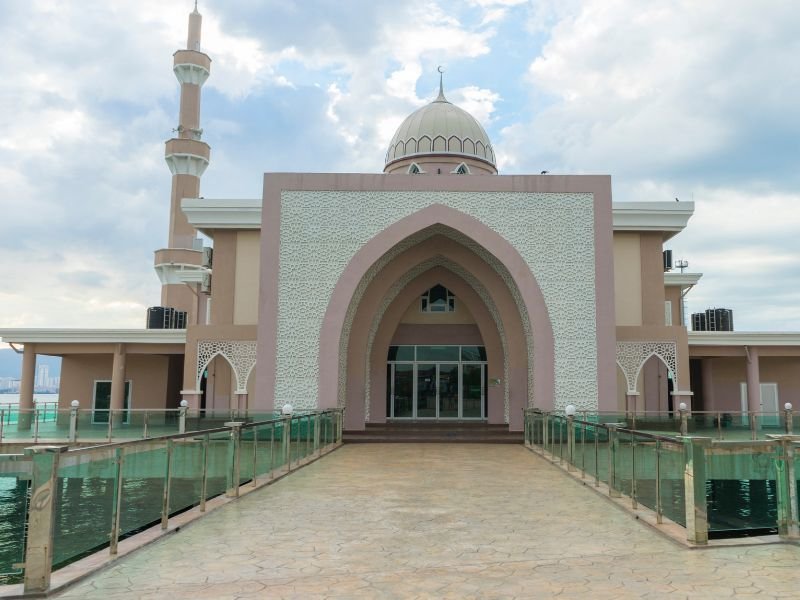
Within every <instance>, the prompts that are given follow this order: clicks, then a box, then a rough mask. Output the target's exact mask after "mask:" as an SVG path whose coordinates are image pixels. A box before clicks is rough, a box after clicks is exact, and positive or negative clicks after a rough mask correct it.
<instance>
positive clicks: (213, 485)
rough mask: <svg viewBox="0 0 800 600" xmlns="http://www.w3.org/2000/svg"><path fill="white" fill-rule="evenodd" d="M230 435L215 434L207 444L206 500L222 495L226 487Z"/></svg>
mask: <svg viewBox="0 0 800 600" xmlns="http://www.w3.org/2000/svg"><path fill="white" fill-rule="evenodd" d="M229 443H230V434H227V433H224V434H215V435H214V436H212V437H211V439H210V440H209V442H208V475H207V481H206V499H207V500H208V499H210V498H214V497H215V496H219V495H220V494H224V493H225V490H226V489H227V487H228V469H229V466H228V445H229Z"/></svg>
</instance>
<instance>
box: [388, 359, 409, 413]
mask: <svg viewBox="0 0 800 600" xmlns="http://www.w3.org/2000/svg"><path fill="white" fill-rule="evenodd" d="M392 384H393V386H394V390H393V392H392V394H393V400H394V414H392V415H391V416H393V417H395V418H397V419H411V418H412V417H413V416H414V365H410V364H396V365H394V377H393V381H392ZM390 414H391V413H390Z"/></svg>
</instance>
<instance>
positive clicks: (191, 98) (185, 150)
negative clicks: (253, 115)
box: [155, 2, 211, 324]
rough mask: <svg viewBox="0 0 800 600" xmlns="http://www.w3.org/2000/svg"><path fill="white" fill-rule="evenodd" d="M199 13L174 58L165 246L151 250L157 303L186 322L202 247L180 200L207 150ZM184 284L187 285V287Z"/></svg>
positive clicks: (207, 64)
mask: <svg viewBox="0 0 800 600" xmlns="http://www.w3.org/2000/svg"><path fill="white" fill-rule="evenodd" d="M202 22H203V17H202V16H201V15H200V13H199V12H198V11H197V2H195V6H194V11H192V13H191V14H190V15H189V34H188V36H187V41H186V49H185V50H178V51H177V52H175V54H174V55H173V56H174V66H173V71H174V72H175V77H177V78H178V81H179V82H180V84H181V104H180V114H179V117H178V126H177V127H176V128H175V129H174V130H173V131H174V132H175V134H176V136H175V137H173V138H172V139H170V140H167V142H166V152H165V159H166V161H167V165H168V166H169V170H170V171H171V172H172V196H171V201H170V212H169V244H168V246H167V248H166V249H163V250H158V251H156V259H155V263H156V271H157V272H158V275H159V278H160V279H161V283H162V288H161V305H162V306H170V307H173V308H176V309H178V310H185V311H186V312H187V313H188V315H187V323H188V324H194V323H196V322H197V316H198V312H199V311H198V306H199V303H198V298H199V295H198V293H197V289H196V288H197V282H198V277H199V276H200V275H198V273H199V272H200V271H202V268H201V261H202V249H201V248H199V247H198V246H197V244H198V240H197V239H196V232H195V229H194V228H193V227H192V226H191V225H190V224H189V222H188V221H187V220H186V216H185V215H184V214H183V212H182V211H181V200H183V199H184V198H197V197H199V195H200V177H201V176H202V175H203V172H204V171H205V170H206V167H207V166H208V160H209V156H210V154H211V148H210V147H209V145H208V144H206V143H205V142H203V141H201V139H200V138H201V137H202V134H203V130H202V129H201V128H200V88H201V87H202V86H203V84H204V83H205V82H206V79H208V76H209V74H210V69H211V59H210V58H209V57H208V55H207V54H205V53H203V52H201V51H200V33H201V28H202ZM187 284H188V285H187Z"/></svg>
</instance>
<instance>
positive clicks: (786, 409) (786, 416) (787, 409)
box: [0, 402, 794, 437]
mask: <svg viewBox="0 0 800 600" xmlns="http://www.w3.org/2000/svg"><path fill="white" fill-rule="evenodd" d="M792 421H793V418H792V404H791V402H787V403H786V404H784V405H783V425H784V429H785V431H786V435H792V429H793V425H794V424H793V423H792ZM0 431H2V430H1V429H0ZM0 437H2V435H0Z"/></svg>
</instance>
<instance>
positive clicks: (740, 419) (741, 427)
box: [710, 412, 752, 441]
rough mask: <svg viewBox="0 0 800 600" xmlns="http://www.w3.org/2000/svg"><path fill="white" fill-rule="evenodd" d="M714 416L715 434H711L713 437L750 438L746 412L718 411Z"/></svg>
mask: <svg viewBox="0 0 800 600" xmlns="http://www.w3.org/2000/svg"><path fill="white" fill-rule="evenodd" d="M715 417H716V418H718V421H717V434H716V435H715V436H713V437H714V438H715V439H720V440H726V441H737V440H738V441H745V440H749V439H751V438H752V431H751V424H750V417H749V416H748V415H747V413H726V412H720V413H717V414H716V415H715ZM710 437H711V436H710Z"/></svg>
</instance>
